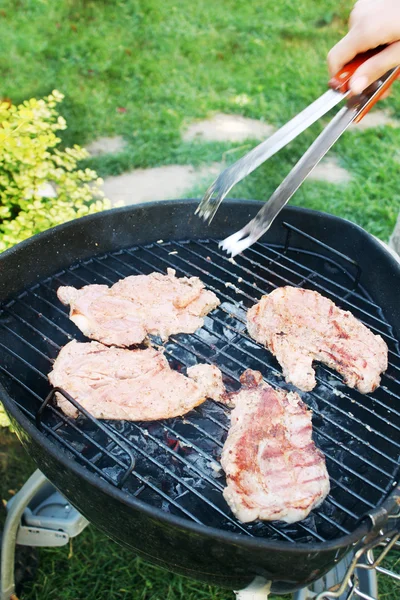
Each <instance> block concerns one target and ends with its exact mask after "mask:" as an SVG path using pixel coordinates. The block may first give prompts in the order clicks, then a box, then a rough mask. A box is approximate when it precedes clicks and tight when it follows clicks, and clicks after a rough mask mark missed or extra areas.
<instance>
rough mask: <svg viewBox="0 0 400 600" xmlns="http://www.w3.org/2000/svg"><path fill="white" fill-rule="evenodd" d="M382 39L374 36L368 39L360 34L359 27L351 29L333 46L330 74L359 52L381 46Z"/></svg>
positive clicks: (330, 57)
mask: <svg viewBox="0 0 400 600" xmlns="http://www.w3.org/2000/svg"><path fill="white" fill-rule="evenodd" d="M379 44H380V41H375V39H374V37H373V36H370V37H369V39H368V40H367V37H366V36H363V35H360V32H359V28H358V27H354V29H350V31H349V32H348V34H347V35H345V36H344V38H342V39H341V40H340V42H338V43H337V44H336V46H334V47H333V48H332V50H331V51H330V52H329V54H328V68H329V72H330V74H331V75H332V76H333V75H335V74H336V73H337V72H338V71H339V70H340V69H341V68H342V67H344V65H346V64H347V63H349V62H350V61H351V60H352V59H353V58H354V57H355V56H356V55H357V54H360V52H365V51H366V50H370V49H371V48H376V46H379Z"/></svg>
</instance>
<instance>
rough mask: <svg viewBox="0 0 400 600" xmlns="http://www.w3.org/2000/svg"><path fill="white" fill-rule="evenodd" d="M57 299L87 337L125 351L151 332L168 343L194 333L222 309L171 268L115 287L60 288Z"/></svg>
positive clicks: (212, 297)
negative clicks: (178, 335)
mask: <svg viewBox="0 0 400 600" xmlns="http://www.w3.org/2000/svg"><path fill="white" fill-rule="evenodd" d="M57 295H58V298H59V299H60V300H61V302H62V303H63V304H66V305H70V307H71V310H70V318H71V320H72V321H73V322H74V323H75V325H77V327H79V329H80V330H81V331H82V332H83V333H84V334H85V335H86V336H87V337H89V338H91V339H95V340H98V341H99V342H101V343H103V344H106V345H109V346H121V347H126V346H131V345H133V344H140V343H141V342H142V341H143V340H144V339H145V338H146V337H147V335H148V334H153V335H159V336H160V337H161V338H162V339H163V340H166V339H167V338H168V337H169V336H170V335H171V334H173V333H193V332H194V331H196V329H199V328H200V327H202V326H203V324H204V320H203V319H202V318H201V317H203V316H204V315H206V314H208V313H209V312H210V311H211V310H213V309H214V308H216V307H217V306H218V305H219V300H218V298H217V296H216V295H215V294H214V293H213V292H211V291H209V290H206V289H204V284H203V283H202V282H201V281H200V279H199V278H198V277H190V278H187V277H181V278H177V277H175V271H174V270H173V269H168V270H167V275H162V274H160V273H151V274H150V275H132V276H130V277H126V278H125V279H121V280H120V281H117V283H115V284H114V285H113V286H112V287H111V288H109V287H108V286H106V285H86V286H84V287H83V288H82V289H80V290H78V289H76V288H74V287H69V286H66V287H60V288H59V289H58V291H57Z"/></svg>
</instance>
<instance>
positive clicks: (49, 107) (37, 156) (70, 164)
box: [0, 90, 108, 427]
mask: <svg viewBox="0 0 400 600" xmlns="http://www.w3.org/2000/svg"><path fill="white" fill-rule="evenodd" d="M62 99H63V95H62V94H60V92H58V91H56V90H55V91H53V92H52V94H50V95H49V96H47V98H43V99H41V100H36V99H34V98H33V99H31V100H27V101H25V102H23V103H22V104H20V105H19V106H14V105H12V104H10V102H0V252H1V251H2V250H5V249H6V248H9V247H10V246H13V245H14V244H17V243H18V242H21V241H22V240H24V239H26V238H28V237H30V236H32V235H34V234H35V233H39V232H40V231H43V230H44V229H48V228H49V227H53V226H54V225H58V224H60V223H64V222H65V221H69V220H71V219H74V218H76V217H81V216H83V215H87V214H89V213H93V212H96V211H99V210H102V209H104V208H108V202H107V201H106V200H105V199H103V198H102V194H101V192H100V190H99V187H100V184H101V183H102V181H101V179H100V178H99V177H97V174H96V173H95V171H92V170H91V169H79V168H78V161H79V160H82V159H83V158H87V156H88V152H87V151H86V150H85V149H83V148H80V147H79V146H74V147H73V148H66V149H65V150H61V149H60V148H57V146H59V144H60V142H61V140H60V138H59V137H57V135H56V132H57V131H60V130H62V129H65V128H66V122H65V120H64V119H63V118H62V117H61V116H59V114H58V112H57V104H58V103H59V102H61V100H62ZM8 424H9V422H8V419H7V416H6V414H5V413H4V409H3V407H2V406H1V403H0V427H2V426H6V425H8Z"/></svg>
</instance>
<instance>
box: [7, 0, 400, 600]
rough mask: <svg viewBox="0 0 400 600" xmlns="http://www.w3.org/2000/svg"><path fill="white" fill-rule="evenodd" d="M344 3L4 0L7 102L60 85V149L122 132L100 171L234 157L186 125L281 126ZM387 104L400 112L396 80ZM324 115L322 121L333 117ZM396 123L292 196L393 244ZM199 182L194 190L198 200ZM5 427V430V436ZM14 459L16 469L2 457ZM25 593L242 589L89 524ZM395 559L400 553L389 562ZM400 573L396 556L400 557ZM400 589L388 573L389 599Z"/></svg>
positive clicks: (75, 595)
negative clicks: (143, 551)
mask: <svg viewBox="0 0 400 600" xmlns="http://www.w3.org/2000/svg"><path fill="white" fill-rule="evenodd" d="M351 4H352V2H351V1H348V0H345V1H343V0H298V1H297V2H291V1H290V0H282V2H265V0H252V1H251V2H244V1H243V0H229V1H228V0H219V2H215V1H211V0H198V2H192V1H189V0H180V1H179V2H177V1H175V2H174V1H173V0H163V1H161V0H141V1H139V0H126V1H119V2H118V1H116V0H96V1H89V0H86V1H84V0H80V1H78V0H64V1H60V2H52V1H51V0H3V2H2V4H1V6H0V39H1V41H2V48H3V51H2V52H1V54H0V97H9V98H11V99H12V101H13V102H14V103H17V102H20V101H22V100H24V99H26V98H29V97H32V96H36V97H40V96H43V95H46V94H47V93H49V92H50V91H51V90H52V89H54V88H57V89H59V90H60V91H62V92H63V93H64V94H65V101H64V104H63V106H62V113H63V116H65V117H66V119H67V122H68V129H67V130H66V132H64V135H63V142H64V143H65V144H73V143H79V144H85V143H88V142H89V141H91V140H93V139H95V138H97V137H99V136H102V135H114V134H118V135H123V137H124V138H125V140H126V142H127V147H126V149H124V151H123V152H121V153H119V154H117V155H115V156H103V157H98V158H96V159H91V160H90V161H89V164H90V166H93V167H94V168H96V169H97V170H98V172H99V174H100V175H102V176H106V175H109V174H118V173H121V172H123V171H126V170H128V169H132V168H135V167H150V166H158V165H164V164H175V163H179V164H189V163H190V164H194V165H202V164H207V163H211V162H214V161H220V160H221V156H222V155H223V154H224V155H225V157H226V160H227V161H228V162H233V161H234V160H236V159H237V158H239V157H240V156H241V155H242V154H243V153H244V152H245V151H246V150H248V149H250V148H251V143H250V142H249V143H248V144H247V145H243V144H216V143H212V144H211V143H200V142H193V143H184V142H183V141H182V139H181V131H182V128H184V127H185V124H187V123H189V122H191V121H193V120H194V119H202V118H205V117H207V116H210V115H211V114H213V113H215V112H226V113H237V114H241V115H244V116H248V117H253V118H257V119H264V120H266V121H268V122H269V123H271V124H272V125H274V126H279V125H282V124H283V123H284V122H285V121H286V120H287V119H289V118H290V117H292V116H293V115H295V114H296V113H297V112H298V111H300V110H301V109H302V108H304V107H305V106H306V105H307V104H308V103H310V102H311V101H312V100H313V99H315V98H316V97H317V96H319V95H320V94H321V93H322V92H323V91H324V90H325V86H326V80H327V69H326V64H325V57H326V53H327V51H328V49H329V48H330V47H331V46H332V45H333V43H335V42H336V41H337V40H338V39H339V38H340V37H341V35H343V34H344V32H345V31H346V21H347V15H348V12H349V10H350V6H351ZM397 87H398V89H397V91H395V93H394V94H393V96H392V97H391V98H390V99H388V100H386V101H385V102H383V103H382V107H387V108H389V109H390V111H391V113H392V115H393V116H394V117H397V118H399V119H400V93H399V89H400V85H399V84H397ZM324 122H326V120H325V121H324ZM320 130H321V124H316V125H315V126H313V127H312V128H311V129H310V130H309V131H307V132H305V133H304V134H303V135H302V136H301V137H300V138H299V139H298V140H296V141H295V142H293V143H292V144H291V145H290V146H288V147H287V148H286V149H285V150H284V151H283V152H280V153H279V155H277V156H275V157H273V158H272V159H271V160H270V161H269V162H268V163H267V164H266V165H264V166H262V167H261V168H260V169H258V170H257V171H256V172H255V173H253V174H252V175H251V176H249V177H248V178H247V179H246V180H245V181H244V182H242V183H241V184H240V185H238V186H237V188H235V189H234V190H233V191H232V195H235V196H237V197H247V198H257V199H260V200H265V199H267V198H268V196H269V194H270V193H271V192H272V191H273V189H274V188H275V187H276V186H277V185H278V183H279V182H280V181H281V179H282V177H283V176H284V175H285V174H286V173H287V172H288V171H289V169H290V168H291V166H292V165H293V164H294V162H295V161H296V160H297V159H298V158H299V157H300V155H301V154H302V152H304V150H305V149H306V148H307V146H308V145H309V144H310V142H311V141H312V139H313V138H314V137H315V135H316V134H317V133H318V132H319V131H320ZM399 148H400V128H399V129H396V128H390V127H382V128H379V129H377V130H373V131H365V132H356V133H347V134H345V135H344V136H343V137H342V139H341V140H340V141H339V143H338V144H336V145H335V148H334V150H333V153H334V154H335V155H336V156H337V157H338V158H339V161H340V164H341V165H342V166H343V167H345V168H346V169H347V170H348V171H349V172H350V173H351V175H352V181H351V182H350V183H349V184H348V185H345V186H337V185H329V184H326V183H319V182H306V183H305V184H304V185H303V186H302V188H301V189H300V190H299V192H298V193H297V194H296V195H295V197H294V198H293V203H295V204H299V205H302V206H307V207H310V208H315V209H320V210H325V211H327V212H330V213H334V214H336V215H339V216H342V217H345V218H348V219H350V220H352V221H354V222H356V223H358V224H360V225H362V226H363V227H365V228H366V229H367V230H369V231H370V232H372V233H374V234H375V235H378V236H380V237H381V238H382V239H387V238H388V236H389V234H390V232H391V230H392V228H393V226H394V223H395V219H396V216H397V214H398V212H399V209H400V186H399V183H398V181H399V178H398V173H399V161H400V154H399ZM203 191H204V188H203V187H198V188H197V189H196V190H192V192H194V193H197V195H200V194H201V193H202V192H203ZM5 435H6V434H4V433H3V434H2V440H3V447H2V448H0V458H1V462H0V468H1V467H2V469H3V472H2V473H1V481H0V491H1V496H2V498H8V497H9V495H10V494H9V492H8V490H10V489H18V487H19V486H20V485H21V483H22V482H23V481H24V478H25V477H26V475H27V474H28V473H29V472H31V471H32V469H33V465H32V463H31V461H30V460H29V459H28V458H27V457H26V456H25V455H24V454H21V452H20V451H19V450H18V447H16V446H15V445H14V444H13V443H12V439H13V438H11V437H7V439H6V441H5V442H4V436H5ZM7 435H8V434H7ZM6 463H7V464H6ZM41 558H42V563H41V564H42V566H41V568H40V572H39V574H38V577H37V578H36V581H35V583H34V584H33V585H32V586H31V587H30V588H29V589H28V590H27V591H26V593H25V595H24V598H25V599H26V600H33V599H40V600H42V599H44V598H45V599H46V600H47V599H54V600H67V599H70V600H72V599H73V600H80V599H83V598H85V600H92V599H93V600H95V599H96V600H99V599H102V598H104V599H106V598H107V599H108V600H116V599H118V598H134V599H138V600H139V599H141V600H145V599H146V600H147V599H149V600H150V599H151V600H175V599H176V600H178V599H179V600H202V599H203V598H204V600H205V599H206V598H207V599H210V598H213V599H215V600H216V599H218V600H228V599H232V598H233V594H232V593H230V592H226V591H221V590H217V589H215V588H212V589H211V588H209V587H208V586H206V585H201V584H198V583H194V582H190V581H188V580H186V579H183V578H180V577H177V576H174V575H170V574H166V573H164V572H163V571H160V570H158V569H155V568H154V567H151V566H148V565H146V564H145V563H143V562H142V561H140V560H138V559H136V558H135V557H134V556H133V555H132V554H131V553H130V552H129V551H127V550H124V549H121V548H119V547H118V546H117V545H115V544H114V543H112V542H110V541H108V540H106V539H105V538H104V536H103V535H102V534H101V533H99V532H97V531H96V530H95V529H94V528H93V527H91V528H89V529H88V530H86V531H85V532H84V534H82V535H81V536H79V537H78V538H77V539H76V540H75V541H74V543H73V547H72V554H71V555H70V549H69V548H61V549H57V550H43V551H42V552H41ZM398 560H399V555H398V553H397V554H396V553H393V555H392V557H391V558H390V561H391V562H392V563H395V562H396V561H398ZM397 568H398V565H397ZM399 591H400V590H399V586H397V587H395V586H394V585H393V584H392V583H391V582H387V581H382V587H381V598H385V599H386V600H395V599H396V598H397V597H398V596H399Z"/></svg>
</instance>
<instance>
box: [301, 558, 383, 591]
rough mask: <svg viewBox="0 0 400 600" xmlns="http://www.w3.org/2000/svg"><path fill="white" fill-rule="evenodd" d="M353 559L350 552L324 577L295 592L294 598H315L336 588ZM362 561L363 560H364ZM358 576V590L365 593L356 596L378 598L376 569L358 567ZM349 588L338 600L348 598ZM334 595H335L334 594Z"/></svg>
mask: <svg viewBox="0 0 400 600" xmlns="http://www.w3.org/2000/svg"><path fill="white" fill-rule="evenodd" d="M352 559H353V553H351V552H350V554H348V555H347V556H345V558H344V559H343V560H342V561H341V562H340V563H338V564H337V565H336V566H335V567H334V568H333V569H332V570H331V571H329V573H327V574H326V575H325V576H324V577H323V578H322V579H319V580H318V581H316V582H315V583H314V584H313V585H311V586H310V587H306V588H303V589H302V590H299V591H298V592H296V593H295V594H293V600H313V599H315V598H316V596H318V594H321V593H322V592H323V591H327V590H330V589H335V586H337V585H338V584H339V585H340V584H341V583H342V581H343V579H344V577H345V575H346V571H347V569H348V567H349V565H350V563H351V561H352ZM360 562H363V561H362V560H361V561H360ZM355 573H356V576H357V578H358V590H359V591H360V592H361V593H362V594H363V596H361V595H357V593H356V594H355V596H354V597H355V598H365V599H366V600H378V581H377V576H376V571H375V569H372V570H369V569H356V571H355ZM349 589H350V588H348V590H347V591H346V592H345V593H344V594H342V595H341V596H340V597H339V598H338V597H337V596H335V598H336V600H347V598H348V597H349ZM332 597H333V596H332ZM327 598H328V596H327Z"/></svg>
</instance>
